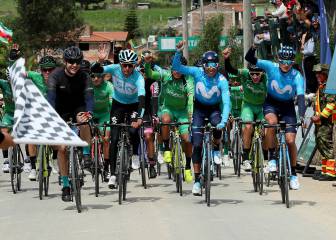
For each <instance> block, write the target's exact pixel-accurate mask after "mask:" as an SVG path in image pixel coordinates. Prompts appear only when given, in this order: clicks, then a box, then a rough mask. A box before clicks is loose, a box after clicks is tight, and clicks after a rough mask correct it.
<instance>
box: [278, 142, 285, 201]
mask: <svg viewBox="0 0 336 240" xmlns="http://www.w3.org/2000/svg"><path fill="white" fill-rule="evenodd" d="M283 162H284V152H283V148H282V146H281V150H280V157H279V173H278V175H279V176H278V183H279V187H280V191H281V199H282V203H285V202H286V193H285V191H286V190H285V177H284V167H283V165H284V163H283Z"/></svg>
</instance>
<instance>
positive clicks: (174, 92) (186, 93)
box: [145, 64, 194, 115]
mask: <svg viewBox="0 0 336 240" xmlns="http://www.w3.org/2000/svg"><path fill="white" fill-rule="evenodd" d="M145 71H146V76H148V77H149V78H152V79H154V80H156V81H159V80H160V81H161V83H162V85H161V88H162V91H161V94H160V97H161V96H162V101H163V102H162V104H163V105H164V106H165V107H169V108H170V109H174V110H183V109H186V108H187V111H188V113H189V114H190V115H191V114H192V108H193V100H194V83H193V78H192V77H191V76H187V77H186V79H185V80H182V79H181V80H174V79H173V76H172V73H171V71H168V70H162V71H161V72H158V71H152V70H151V68H150V65H149V64H145Z"/></svg>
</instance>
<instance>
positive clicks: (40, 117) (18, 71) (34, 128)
mask: <svg viewBox="0 0 336 240" xmlns="http://www.w3.org/2000/svg"><path fill="white" fill-rule="evenodd" d="M24 63H25V60H24V59H23V58H20V59H18V60H17V61H16V62H15V63H14V64H13V66H12V67H11V68H10V69H9V77H10V80H11V84H12V90H13V97H14V101H15V113H14V126H13V137H14V141H15V143H24V144H41V145H42V144H43V145H68V146H86V145H87V143H86V142H84V141H82V140H81V139H80V138H79V137H78V136H77V135H76V134H75V133H74V132H73V131H72V130H71V129H70V127H69V126H68V125H67V124H66V123H65V122H64V121H63V119H62V118H61V117H60V116H59V115H58V114H57V113H56V111H55V110H54V109H53V107H52V106H51V105H50V104H49V103H48V101H47V100H46V99H45V98H44V97H43V95H42V94H41V92H40V91H39V90H38V88H37V87H36V86H35V85H34V83H33V82H32V81H31V80H30V79H24V78H23V77H22V76H23V73H25V67H24Z"/></svg>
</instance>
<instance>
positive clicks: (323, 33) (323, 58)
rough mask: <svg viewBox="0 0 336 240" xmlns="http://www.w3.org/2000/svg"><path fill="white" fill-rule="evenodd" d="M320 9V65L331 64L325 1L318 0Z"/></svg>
mask: <svg viewBox="0 0 336 240" xmlns="http://www.w3.org/2000/svg"><path fill="white" fill-rule="evenodd" d="M318 5H319V9H320V43H321V44H320V50H321V53H320V63H322V64H330V63H331V50H330V45H329V30H328V21H327V12H326V9H325V6H324V1H323V0H318Z"/></svg>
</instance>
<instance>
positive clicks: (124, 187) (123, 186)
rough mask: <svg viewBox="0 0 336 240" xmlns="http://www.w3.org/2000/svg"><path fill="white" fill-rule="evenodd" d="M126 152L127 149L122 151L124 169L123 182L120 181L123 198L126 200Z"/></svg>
mask: <svg viewBox="0 0 336 240" xmlns="http://www.w3.org/2000/svg"><path fill="white" fill-rule="evenodd" d="M128 153H129V151H124V160H125V164H123V166H124V170H123V183H122V189H123V195H122V197H123V200H126V193H127V180H128V178H127V175H128V166H127V164H126V162H127V161H128V158H129V157H128Z"/></svg>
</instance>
